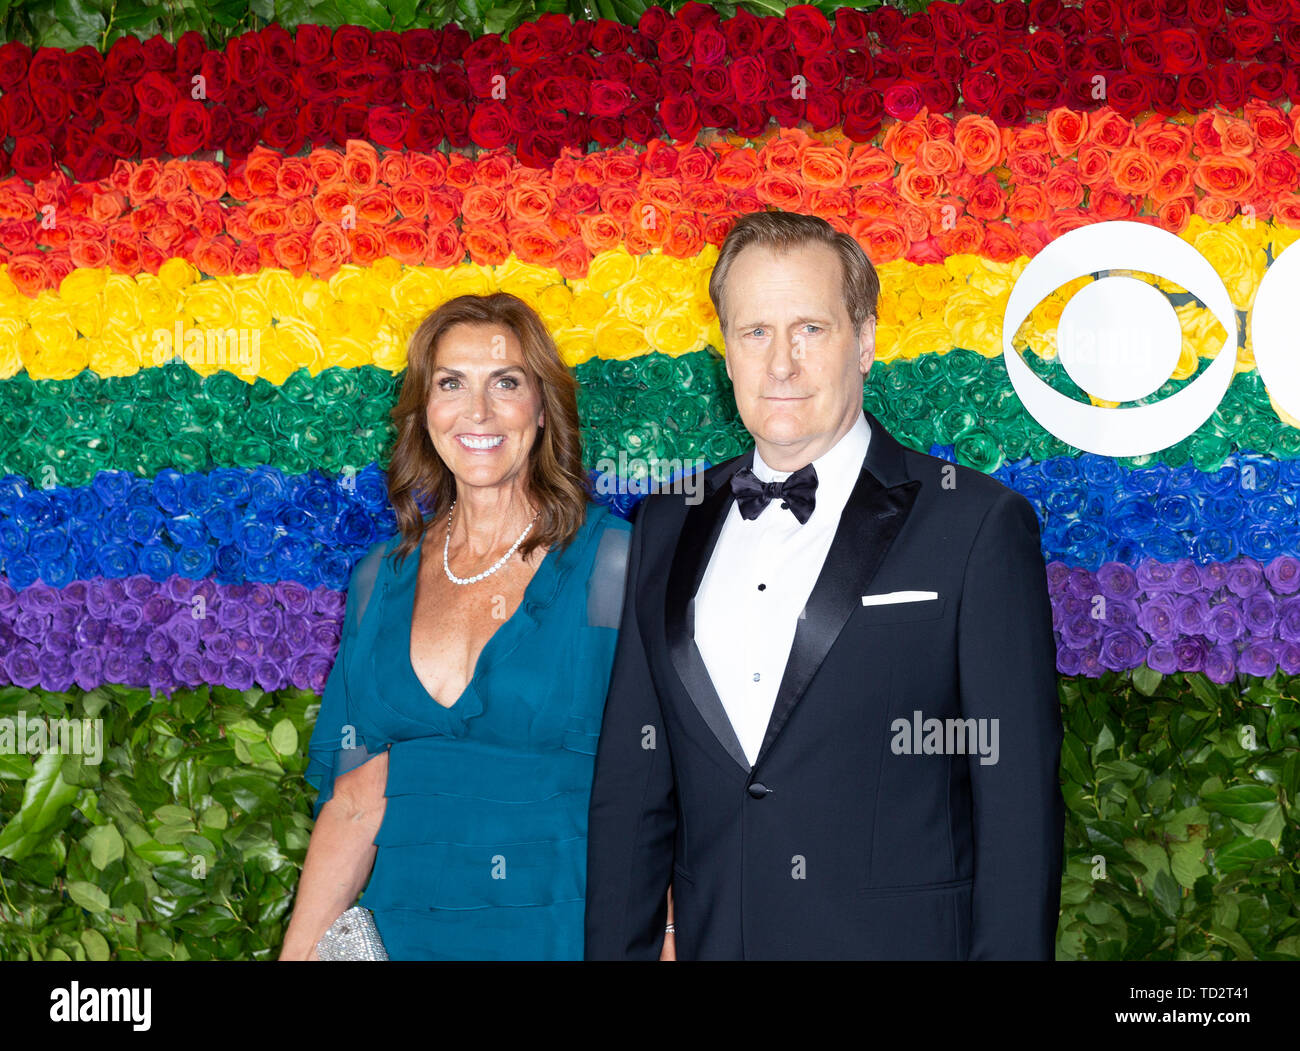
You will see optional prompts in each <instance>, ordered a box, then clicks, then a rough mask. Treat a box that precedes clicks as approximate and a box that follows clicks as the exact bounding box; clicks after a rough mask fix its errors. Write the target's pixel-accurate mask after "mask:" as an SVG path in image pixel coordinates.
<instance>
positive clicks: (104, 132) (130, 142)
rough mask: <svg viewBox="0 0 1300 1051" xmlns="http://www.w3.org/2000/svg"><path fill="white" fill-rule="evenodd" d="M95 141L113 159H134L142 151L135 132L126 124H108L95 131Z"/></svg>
mask: <svg viewBox="0 0 1300 1051" xmlns="http://www.w3.org/2000/svg"><path fill="white" fill-rule="evenodd" d="M94 141H95V144H96V145H97V146H99V147H100V148H101V149H103V150H104V151H105V152H106V153H108V154H109V156H111V157H134V156H135V154H136V153H137V152H139V149H140V140H139V138H138V137H137V135H136V133H135V130H134V129H133V128H130V127H128V126H127V125H125V124H118V123H115V122H114V123H106V124H101V125H100V126H99V127H98V128H96V129H95V135H94Z"/></svg>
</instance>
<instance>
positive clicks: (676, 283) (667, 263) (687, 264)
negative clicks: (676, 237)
mask: <svg viewBox="0 0 1300 1051" xmlns="http://www.w3.org/2000/svg"><path fill="white" fill-rule="evenodd" d="M701 272H702V273H703V275H704V289H705V295H706V296H707V294H708V271H701V270H700V268H698V266H697V265H696V261H695V260H692V259H675V258H673V257H672V256H668V255H664V254H663V253H662V252H661V251H659V250H658V249H656V250H654V251H652V252H650V253H649V254H648V255H643V256H642V257H641V258H640V259H639V260H638V264H637V277H638V278H639V279H640V280H642V281H646V282H649V283H650V284H652V285H654V286H655V288H657V289H659V291H660V292H662V293H663V295H664V296H665V297H667V298H668V299H670V300H672V301H673V302H677V303H680V302H682V301H683V300H686V299H688V298H690V297H692V296H694V295H695V294H696V289H697V288H698V287H699V278H700V274H701Z"/></svg>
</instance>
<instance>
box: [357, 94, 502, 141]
mask: <svg viewBox="0 0 1300 1051" xmlns="http://www.w3.org/2000/svg"><path fill="white" fill-rule="evenodd" d="M469 133H470V137H471V138H472V139H473V140H474V144H475V145H476V146H480V147H482V148H483V149H492V148H494V147H497V146H504V145H505V144H506V143H508V142H510V140H511V139H512V138H513V135H514V132H513V129H512V127H511V124H510V111H509V110H507V109H506V107H505V104H504V103H502V102H501V100H500V99H485V100H483V101H481V102H479V104H478V105H477V106H475V108H474V112H473V114H472V115H471V117H470V119H469ZM354 138H361V136H360V135H357V136H354Z"/></svg>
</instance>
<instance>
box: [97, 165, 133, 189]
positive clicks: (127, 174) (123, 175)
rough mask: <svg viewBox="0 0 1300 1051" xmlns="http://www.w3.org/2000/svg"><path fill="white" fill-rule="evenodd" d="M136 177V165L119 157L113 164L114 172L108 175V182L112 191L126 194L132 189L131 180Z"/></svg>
mask: <svg viewBox="0 0 1300 1051" xmlns="http://www.w3.org/2000/svg"><path fill="white" fill-rule="evenodd" d="M134 177H135V165H134V164H132V163H131V162H130V161H128V160H123V159H122V158H121V157H119V158H118V159H117V160H115V161H114V162H113V170H112V171H111V172H109V173H108V179H107V180H101V181H106V182H107V183H108V186H109V188H110V189H113V190H118V191H120V192H122V193H126V192H127V191H128V190H130V188H131V180H132V179H133V178H134Z"/></svg>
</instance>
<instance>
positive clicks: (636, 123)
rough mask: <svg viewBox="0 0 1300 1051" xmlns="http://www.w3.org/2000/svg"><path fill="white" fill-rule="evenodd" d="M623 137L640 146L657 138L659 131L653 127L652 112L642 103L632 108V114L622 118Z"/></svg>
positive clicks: (653, 118)
mask: <svg viewBox="0 0 1300 1051" xmlns="http://www.w3.org/2000/svg"><path fill="white" fill-rule="evenodd" d="M623 135H624V137H625V138H629V139H631V140H632V141H633V142H637V143H641V144H642V145H644V144H645V143H647V142H649V141H650V140H651V139H654V138H658V136H659V129H658V128H657V127H656V125H655V116H654V110H653V109H652V108H651V107H650V106H649V105H646V104H644V103H643V104H642V105H640V106H636V107H635V108H633V110H632V112H631V113H629V114H627V115H626V116H625V117H624V118H623Z"/></svg>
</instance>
